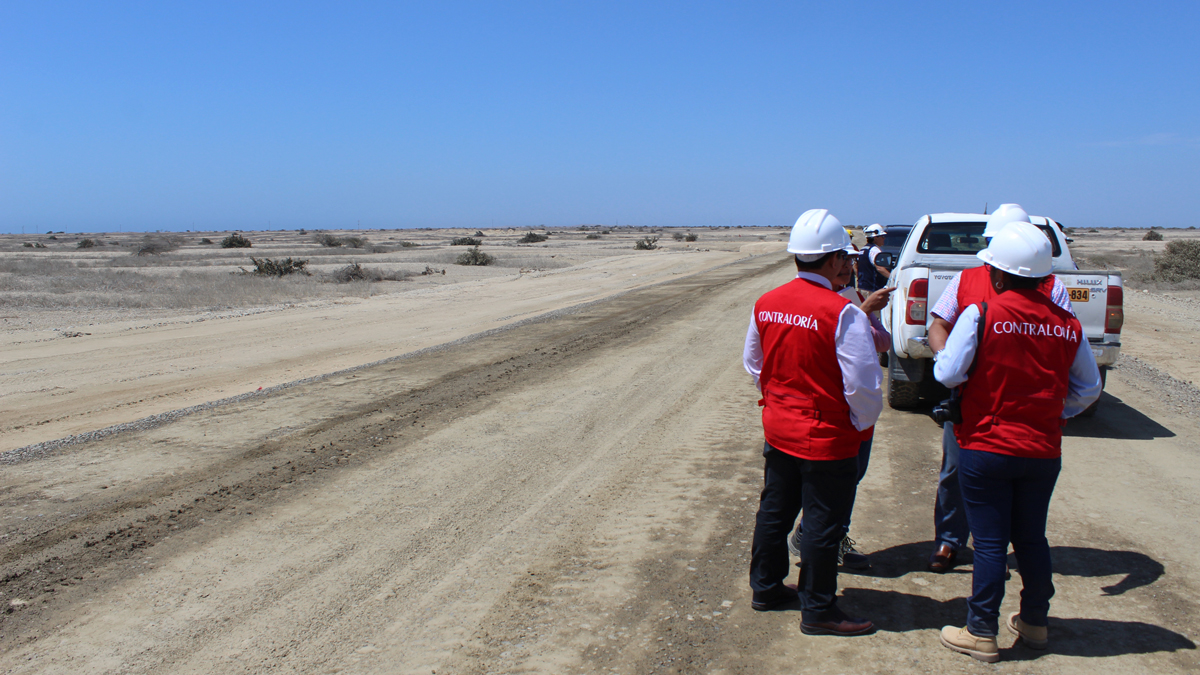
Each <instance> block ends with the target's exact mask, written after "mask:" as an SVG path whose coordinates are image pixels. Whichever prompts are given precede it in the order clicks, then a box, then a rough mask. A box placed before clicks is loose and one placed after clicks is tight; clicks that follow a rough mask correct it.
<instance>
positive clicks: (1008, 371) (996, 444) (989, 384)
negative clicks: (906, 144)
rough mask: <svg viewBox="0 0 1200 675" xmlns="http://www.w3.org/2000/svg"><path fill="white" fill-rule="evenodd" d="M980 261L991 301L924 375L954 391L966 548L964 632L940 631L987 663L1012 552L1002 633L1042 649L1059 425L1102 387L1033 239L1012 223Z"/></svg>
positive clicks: (964, 317) (972, 310) (966, 314)
mask: <svg viewBox="0 0 1200 675" xmlns="http://www.w3.org/2000/svg"><path fill="white" fill-rule="evenodd" d="M978 256H979V258H980V259H981V260H983V261H984V262H985V263H987V268H986V269H987V270H988V280H989V283H990V285H991V287H992V289H993V290H994V291H995V292H994V293H993V294H992V295H991V296H990V298H989V299H987V300H983V301H980V302H975V303H972V304H970V305H969V306H967V307H966V308H964V309H963V311H962V313H961V315H960V316H959V317H958V321H957V322H955V324H954V329H953V330H952V331H951V332H950V336H949V338H948V339H947V340H946V344H945V347H944V348H943V349H942V350H941V351H939V352H938V356H937V360H936V362H935V363H934V368H933V374H934V377H936V378H937V379H938V381H939V382H941V383H942V384H944V385H946V386H947V387H951V388H954V387H959V388H960V389H959V390H958V393H959V401H960V404H961V421H960V422H959V424H956V425H955V426H954V434H955V437H956V439H957V440H958V445H959V446H960V454H959V465H958V481H959V485H960V488H961V494H962V501H963V505H964V507H965V510H966V517H967V522H968V525H969V527H970V530H971V535H972V536H973V537H974V539H975V563H974V572H973V573H972V584H971V596H970V597H969V598H968V599H967V625H966V626H965V627H963V628H959V627H956V626H946V627H945V628H943V629H942V635H941V640H942V644H944V645H945V646H947V647H949V648H950V649H953V650H955V651H958V652H962V653H964V654H969V655H971V656H973V657H975V658H977V659H979V660H981V661H988V662H994V661H997V660H999V658H1000V653H999V648H998V644H997V640H996V636H997V633H998V632H999V616H1000V603H1001V601H1002V600H1003V599H1004V580H1005V572H1006V568H1007V565H1006V559H1007V555H1008V546H1009V543H1011V544H1012V546H1013V550H1014V552H1015V554H1016V557H1017V565H1018V567H1019V568H1020V570H1021V584H1022V590H1021V609H1020V611H1019V612H1016V613H1013V614H1011V615H1009V617H1008V620H1007V625H1008V630H1009V631H1010V632H1011V633H1013V634H1014V635H1015V636H1017V638H1018V639H1019V640H1020V641H1022V642H1024V643H1025V644H1026V645H1027V646H1029V647H1031V648H1033V649H1045V648H1046V645H1047V641H1048V637H1047V630H1046V626H1047V615H1048V612H1049V610H1050V598H1051V596H1053V595H1054V584H1053V582H1052V580H1051V563H1050V545H1049V543H1048V542H1047V541H1046V514H1047V511H1048V509H1049V506H1050V497H1051V495H1052V494H1053V492H1054V484H1055V482H1056V481H1057V479H1058V474H1059V471H1060V469H1061V468H1062V458H1061V456H1062V420H1064V419H1066V418H1070V417H1074V416H1075V415H1078V414H1079V413H1080V412H1083V410H1084V409H1085V408H1087V407H1088V406H1089V405H1091V404H1092V402H1093V401H1095V400H1096V399H1097V398H1099V397H1100V389H1101V381H1100V370H1099V369H1098V368H1097V367H1096V361H1095V359H1094V358H1093V356H1092V350H1091V348H1090V347H1089V346H1088V341H1087V336H1086V335H1084V333H1083V328H1082V326H1081V325H1080V323H1079V320H1078V319H1076V318H1075V316H1074V315H1073V314H1071V312H1068V311H1067V310H1065V309H1063V308H1062V307H1059V306H1058V305H1057V304H1055V303H1054V302H1052V301H1051V300H1050V298H1049V297H1047V295H1046V293H1045V292H1044V291H1043V290H1042V289H1041V286H1042V285H1044V283H1045V280H1046V278H1047V277H1048V276H1049V275H1050V265H1051V246H1050V241H1049V240H1048V239H1047V238H1046V236H1045V235H1044V234H1043V233H1042V232H1041V230H1039V229H1038V228H1037V227H1035V226H1033V225H1032V224H1029V223H1026V222H1016V223H1012V224H1009V225H1007V226H1006V227H1004V228H1003V229H1002V230H1001V231H1000V232H999V233H997V234H995V236H994V237H992V239H991V241H990V242H989V244H988V247H987V248H986V249H985V250H983V251H980V252H979V254H978Z"/></svg>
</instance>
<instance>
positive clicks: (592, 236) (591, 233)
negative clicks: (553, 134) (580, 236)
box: [584, 232, 600, 239]
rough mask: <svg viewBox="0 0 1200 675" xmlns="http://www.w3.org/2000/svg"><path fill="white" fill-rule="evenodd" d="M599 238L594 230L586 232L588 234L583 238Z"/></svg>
mask: <svg viewBox="0 0 1200 675" xmlns="http://www.w3.org/2000/svg"><path fill="white" fill-rule="evenodd" d="M599 238H600V235H598V234H596V233H595V232H590V233H588V236H586V237H584V239H599Z"/></svg>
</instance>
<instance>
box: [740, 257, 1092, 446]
mask: <svg viewBox="0 0 1200 675" xmlns="http://www.w3.org/2000/svg"><path fill="white" fill-rule="evenodd" d="M796 278H798V279H806V280H808V281H812V282H814V283H818V284H821V285H822V286H824V287H825V288H828V289H829V290H833V286H832V285H831V284H830V283H829V280H828V279H826V278H825V277H823V276H820V275H818V274H812V273H809V272H798V273H797V274H796ZM750 314H751V316H750V329H749V330H747V331H746V345H745V347H744V348H743V349H742V365H743V366H745V368H746V372H748V373H750V375H751V376H752V377H753V378H754V386H756V387H758V389H759V391H762V384H760V383H759V381H758V378H759V375H761V374H762V363H763V350H762V337H761V336H760V335H759V334H758V324H757V323H755V321H754V312H753V310H751V312H750ZM833 342H834V346H835V348H836V351H837V360H838V365H839V366H841V369H842V391H843V393H844V394H845V395H846V403H847V404H849V405H850V422H851V423H852V424H853V425H854V428H855V429H858V430H859V431H862V430H863V429H866V428H868V427H870V426H871V425H873V424H875V421H876V420H878V419H879V414H880V413H881V412H883V389H882V385H883V370H882V369H881V368H880V367H879V356H878V354H877V353H876V352H875V342H874V339H873V338H872V336H871V323H870V321H868V320H867V315H866V314H864V313H863V311H862V310H861V309H859V308H858V307H855V306H854V303H850V304H847V305H846V306H845V307H844V308H843V309H842V312H841V314H839V315H838V323H837V328H836V330H835V332H834V334H833ZM1089 353H1090V352H1089Z"/></svg>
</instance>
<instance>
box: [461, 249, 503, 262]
mask: <svg viewBox="0 0 1200 675" xmlns="http://www.w3.org/2000/svg"><path fill="white" fill-rule="evenodd" d="M494 262H496V259H495V258H494V257H492V256H490V255H488V254H486V253H484V252H483V251H480V250H479V247H478V246H475V247H473V248H471V250H469V251H467V252H465V253H460V254H459V256H458V258H457V259H455V261H454V264H455V265H491V264H492V263H494Z"/></svg>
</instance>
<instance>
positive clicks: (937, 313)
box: [929, 204, 1074, 573]
mask: <svg viewBox="0 0 1200 675" xmlns="http://www.w3.org/2000/svg"><path fill="white" fill-rule="evenodd" d="M1018 222H1021V223H1029V215H1028V214H1027V213H1025V209H1022V208H1021V206H1020V205H1019V204H1001V205H1000V206H999V207H997V208H996V210H995V211H993V212H992V214H991V215H990V216H988V220H987V226H986V228H985V229H984V231H983V236H984V238H985V239H988V240H990V239H992V238H993V237H995V236H996V235H997V234H999V233H1000V232H1001V231H1003V230H1004V228H1005V227H1007V226H1008V225H1009V224H1010V223H1018ZM1047 241H1048V240H1047ZM989 275H990V270H989V268H988V266H987V265H983V266H981V267H975V268H972V269H968V270H963V271H962V272H960V273H958V274H957V275H955V276H954V279H952V280H951V281H950V283H949V284H948V285H947V286H946V290H944V291H943V292H942V295H941V297H940V298H938V301H937V302H936V303H935V304H934V305H933V307H932V308H931V310H930V313H931V314H932V315H933V321H932V322H931V323H930V325H929V347H930V348H931V349H933V351H934V353H935V354H936V353H937V352H938V351H940V350H941V349H942V348H943V347H944V346H945V344H946V337H947V336H949V335H950V329H952V328H953V327H954V325H955V321H956V320H957V318H958V316H959V313H960V312H962V310H964V309H966V308H967V307H969V306H971V304H972V303H976V302H982V301H984V300H988V299H990V298H991V297H992V296H994V295H995V294H996V292H995V290H994V289H993V288H992V282H991V278H990V276H989ZM1038 289H1039V290H1040V291H1041V292H1043V293H1045V294H1046V295H1047V296H1049V298H1050V299H1051V300H1052V301H1053V302H1054V303H1055V304H1056V305H1058V306H1059V307H1062V308H1063V309H1065V310H1067V311H1068V312H1071V313H1074V309H1073V308H1072V307H1071V299H1070V295H1069V294H1068V293H1067V288H1066V287H1065V286H1063V283H1062V282H1061V281H1059V280H1058V277H1056V276H1054V275H1052V274H1050V275H1047V276H1046V277H1044V278H1043V279H1042V281H1041V285H1040V286H1038ZM933 521H934V540H935V542H936V544H935V547H934V551H933V553H932V555H931V556H930V558H929V571H931V572H938V573H942V572H946V571H948V570H950V569H951V568H953V567H954V565H955V564H956V563H957V562H958V552H959V550H960V549H962V548H963V547H964V546H966V545H967V537H968V536H969V532H968V531H967V516H966V512H965V511H964V510H963V505H962V496H961V494H960V492H959V487H958V441H956V440H955V436H954V425H953V424H951V423H949V422H947V423H946V425H945V427H944V428H943V429H942V468H941V472H940V474H939V476H938V490H937V500H936V502H935V503H934V507H933Z"/></svg>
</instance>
